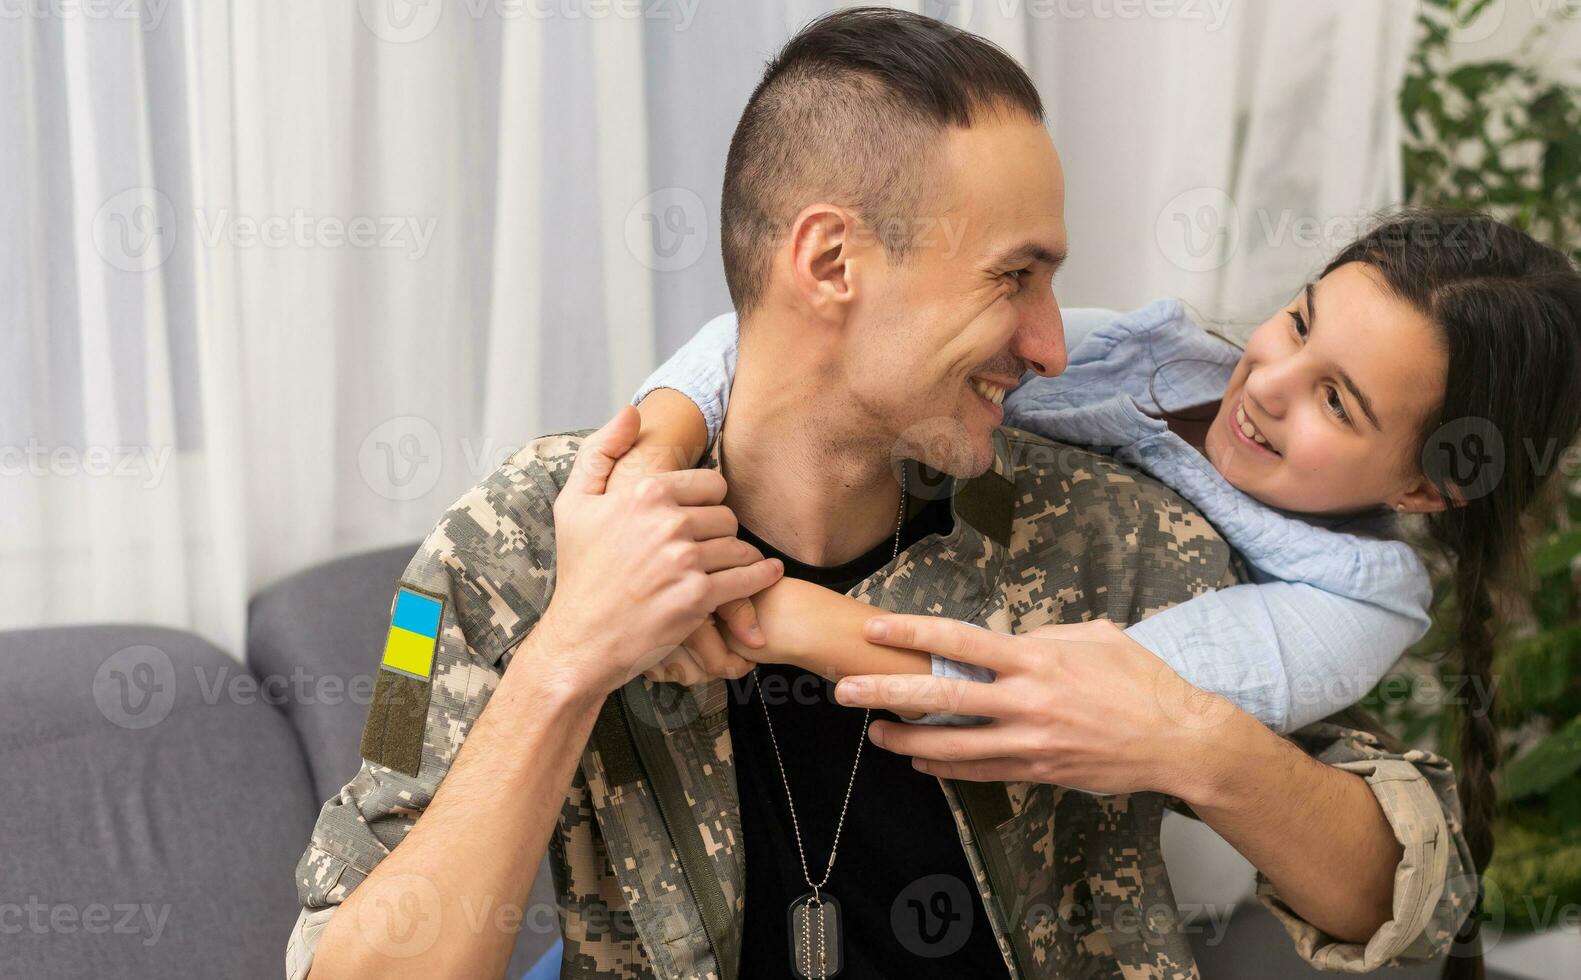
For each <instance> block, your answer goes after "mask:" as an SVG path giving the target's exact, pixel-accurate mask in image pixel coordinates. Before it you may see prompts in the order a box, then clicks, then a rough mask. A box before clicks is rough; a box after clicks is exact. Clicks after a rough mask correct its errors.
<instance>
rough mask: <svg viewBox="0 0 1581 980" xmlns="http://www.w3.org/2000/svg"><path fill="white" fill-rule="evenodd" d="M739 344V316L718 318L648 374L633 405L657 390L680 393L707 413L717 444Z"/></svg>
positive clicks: (711, 436)
mask: <svg viewBox="0 0 1581 980" xmlns="http://www.w3.org/2000/svg"><path fill="white" fill-rule="evenodd" d="M738 343H739V335H738V332H737V322H736V315H735V314H734V313H726V314H724V315H723V316H716V317H714V318H713V319H712V320H709V321H708V322H707V323H705V324H703V328H702V329H701V330H699V331H697V333H696V334H695V335H694V336H693V337H692V339H691V340H688V341H687V342H686V343H685V345H683V346H682V347H681V349H680V350H678V351H676V352H675V353H674V354H671V355H670V359H669V360H667V361H665V362H664V363H663V364H661V365H659V367H658V368H657V369H656V370H655V371H654V372H653V373H652V374H650V375H648V378H647V380H646V381H644V382H643V383H642V385H641V386H640V387H638V388H637V393H636V394H635V395H633V396H631V403H632V404H633V405H635V404H637V403H638V402H640V401H642V400H643V399H644V398H646V397H647V396H648V393H649V392H651V391H652V390H653V389H655V388H673V389H675V390H676V391H679V392H680V393H681V394H683V395H685V396H686V397H687V398H690V399H691V400H692V403H693V404H694V405H696V406H697V408H698V410H699V411H701V412H702V413H703V421H704V423H706V424H707V426H708V443H709V445H713V441H714V440H715V439H717V438H718V437H719V429H720V427H721V426H723V425H724V419H725V408H726V406H727V405H728V404H729V402H730V385H731V382H733V381H734V380H735V377H736V353H737V349H738Z"/></svg>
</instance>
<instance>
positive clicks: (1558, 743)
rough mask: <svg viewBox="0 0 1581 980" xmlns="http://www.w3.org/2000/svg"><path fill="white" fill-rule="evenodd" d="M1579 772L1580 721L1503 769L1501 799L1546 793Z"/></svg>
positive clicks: (1559, 731)
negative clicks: (1502, 797)
mask: <svg viewBox="0 0 1581 980" xmlns="http://www.w3.org/2000/svg"><path fill="white" fill-rule="evenodd" d="M1577 771H1581V718H1572V719H1570V723H1569V724H1567V725H1565V726H1564V727H1563V728H1561V729H1559V730H1558V731H1556V732H1554V733H1553V734H1552V735H1550V736H1548V737H1547V738H1546V739H1543V741H1541V742H1539V743H1538V744H1537V745H1536V746H1535V747H1533V748H1532V749H1531V750H1529V751H1527V752H1524V753H1522V754H1521V755H1520V757H1519V758H1517V759H1516V760H1515V761H1514V762H1512V763H1510V764H1509V765H1507V766H1505V767H1504V773H1503V788H1502V790H1501V795H1503V796H1504V797H1506V798H1507V799H1511V800H1519V799H1522V798H1524V797H1527V796H1532V795H1535V794H1537V793H1544V792H1547V791H1548V790H1549V789H1552V788H1553V787H1554V786H1556V785H1558V784H1559V783H1560V782H1562V781H1563V780H1565V779H1567V778H1569V777H1570V776H1571V775H1574V774H1575V773H1576V772H1577Z"/></svg>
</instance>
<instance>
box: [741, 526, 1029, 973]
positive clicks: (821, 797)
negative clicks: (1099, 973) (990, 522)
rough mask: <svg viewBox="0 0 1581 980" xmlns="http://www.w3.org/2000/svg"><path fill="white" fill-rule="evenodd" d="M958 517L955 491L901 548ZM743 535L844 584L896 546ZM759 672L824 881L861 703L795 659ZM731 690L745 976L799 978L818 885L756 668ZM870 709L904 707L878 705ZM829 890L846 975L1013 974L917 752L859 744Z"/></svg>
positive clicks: (945, 529) (808, 572) (909, 529)
mask: <svg viewBox="0 0 1581 980" xmlns="http://www.w3.org/2000/svg"><path fill="white" fill-rule="evenodd" d="M953 520H954V519H953V517H952V515H951V513H950V506H949V499H948V498H938V499H935V500H933V501H931V502H929V503H928V504H927V505H926V506H925V507H923V508H922V509H921V510H919V511H918V512H917V513H916V514H915V515H913V517H912V518H911V520H910V521H908V522H907V523H906V525H905V527H904V528H902V530H901V540H900V545H901V548H902V550H904V549H905V548H907V547H909V546H910V545H911V544H913V543H915V542H916V541H918V540H920V539H922V538H924V537H926V536H927V535H929V534H935V533H937V534H948V533H949V531H950V530H951V528H952V527H953ZM740 537H742V538H743V539H745V540H747V541H750V542H751V543H752V544H754V545H756V546H757V547H758V548H759V549H761V550H762V552H763V554H764V555H765V556H767V557H775V558H779V559H781V560H782V561H784V562H785V574H786V575H787V576H788V577H791V578H798V579H804V580H806V581H809V582H814V583H816V584H818V585H822V586H824V587H825V588H829V589H833V590H834V591H836V592H841V593H844V592H847V591H849V590H850V589H852V588H854V587H855V586H856V585H857V583H859V582H861V581H862V580H863V579H865V578H867V577H868V576H869V575H871V574H873V573H874V572H876V571H878V570H879V569H880V568H882V567H884V566H885V565H886V564H888V563H889V561H890V555H891V553H892V552H893V550H894V539H893V538H892V537H886V538H885V539H884V540H883V541H881V542H879V543H878V544H877V545H875V546H874V547H873V549H872V550H871V551H869V552H868V553H867V554H865V555H862V556H861V557H859V558H855V559H853V560H851V561H849V562H846V563H845V564H842V565H837V566H834V567H818V566H814V565H806V564H803V563H801V562H798V561H796V560H795V559H792V558H788V557H786V555H785V554H784V553H783V552H780V551H778V550H777V549H775V548H773V547H771V546H770V545H768V544H766V543H764V541H763V540H762V539H761V538H759V537H757V536H756V535H755V534H753V533H752V532H751V531H748V530H747V529H745V528H742V529H741V532H740ZM758 677H759V680H760V683H761V684H762V690H763V692H764V695H765V697H766V701H767V704H768V709H769V714H770V717H771V718H772V719H773V722H774V734H775V736H776V737H777V738H778V740H779V748H780V755H781V757H782V758H783V759H784V762H785V773H786V775H787V776H788V778H789V780H790V786H791V793H792V794H793V797H794V799H795V801H796V817H797V819H798V820H799V821H800V826H801V839H802V846H803V848H804V849H805V850H806V855H807V869H808V872H809V873H810V875H811V877H812V880H813V881H818V880H819V879H820V878H822V877H823V872H824V868H825V866H826V865H827V863H828V861H829V848H830V845H831V844H832V842H833V839H834V832H835V825H836V823H837V822H838V820H839V818H840V804H841V802H842V801H843V800H844V799H845V791H846V786H847V784H848V781H849V780H850V777H851V762H852V760H853V759H854V758H855V755H856V746H857V739H858V737H859V735H860V733H861V731H862V714H863V712H862V710H861V709H858V708H847V707H844V706H843V705H841V704H839V703H838V702H836V701H835V699H834V685H833V684H832V683H830V682H828V681H826V680H824V679H823V678H821V677H819V676H818V675H816V674H812V673H809V672H807V671H805V670H802V669H800V668H798V667H789V666H786V665H783V664H766V665H763V666H760V667H759V668H758ZM729 691H730V699H729V705H730V709H729V710H730V738H731V741H732V742H733V744H734V747H735V759H736V783H737V787H738V790H739V796H740V800H741V828H742V833H743V835H744V837H745V841H746V867H747V900H746V925H745V936H744V939H743V942H742V950H741V971H740V975H741V976H742V977H751V978H753V980H758V978H770V977H791V976H794V974H793V973H792V972H791V957H790V937H789V923H788V918H787V910H788V908H789V906H790V903H791V902H792V901H794V900H795V899H797V898H798V897H800V896H802V895H805V894H807V893H808V892H809V891H810V889H809V888H808V887H807V879H806V878H804V877H803V876H802V868H801V861H800V859H799V857H798V856H797V851H796V833H795V831H794V830H793V829H792V826H791V818H790V811H789V810H788V809H787V807H786V802H785V788H784V783H783V782H782V781H781V779H780V770H779V767H778V765H776V763H775V761H774V749H773V746H772V745H771V743H770V741H769V734H768V729H767V728H765V727H764V723H763V707H762V705H760V704H759V703H758V697H759V694H758V689H757V688H756V687H755V686H754V685H753V683H752V680H751V677H750V675H749V676H748V677H746V678H743V679H741V680H739V681H731V682H729ZM873 718H874V719H875V720H876V719H878V718H888V719H892V720H893V719H894V718H895V716H894V715H893V714H891V713H890V712H887V711H874V712H873ZM825 891H826V892H827V893H828V894H829V895H832V896H834V898H835V899H836V900H837V901H838V902H839V903H840V910H841V920H842V925H843V928H844V931H845V943H844V946H845V967H844V969H842V970H841V972H840V977H841V978H846V977H857V978H861V977H906V978H908V980H909V978H912V977H919V978H924V977H939V978H949V980H955V978H959V977H972V978H974V980H975V978H978V977H1004V976H1007V975H1008V971H1007V970H1006V967H1005V961H1004V958H1003V957H1002V956H1001V955H1000V953H999V947H998V945H997V944H996V943H995V941H994V935H993V927H992V926H991V925H990V924H989V922H988V918H987V915H986V914H985V913H984V911H983V903H982V899H981V897H980V896H979V895H978V893H977V888H976V886H975V884H974V883H973V880H972V873H971V868H970V867H969V866H968V865H967V863H966V854H965V853H964V852H963V851H962V849H961V842H960V837H959V836H958V835H957V833H956V830H955V821H954V818H953V817H951V815H950V810H949V806H948V804H947V802H946V801H945V799H944V794H943V793H942V792H940V790H939V783H938V780H937V779H935V778H934V777H932V776H928V775H925V774H923V773H920V772H918V771H917V770H915V769H913V768H912V766H911V758H910V757H909V756H904V755H897V754H895V753H892V752H886V751H885V750H883V749H880V748H878V747H877V746H875V745H873V744H872V743H871V742H868V743H867V744H866V745H865V746H864V747H863V749H862V764H861V766H860V768H859V769H858V770H857V774H856V783H855V787H854V789H853V790H852V792H851V804H850V808H849V809H848V810H847V811H846V815H845V829H844V830H843V831H842V832H841V834H840V849H839V854H838V855H837V856H836V860H835V865H834V873H833V874H832V875H830V877H829V882H828V884H827V885H826V886H825Z"/></svg>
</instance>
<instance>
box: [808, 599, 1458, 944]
mask: <svg viewBox="0 0 1581 980" xmlns="http://www.w3.org/2000/svg"><path fill="white" fill-rule="evenodd" d="M1053 630H1055V631H1057V632H1058V635H1059V636H1060V639H1055V638H1053V637H1052V636H1050V635H1047V634H1046V633H1045V634H1044V635H1039V633H1040V630H1033V631H1031V632H1030V633H1028V634H1026V635H1024V636H1019V637H1015V636H1004V635H1002V634H997V633H991V632H989V631H986V630H981V629H976V628H974V627H971V626H968V625H965V624H961V623H955V622H952V621H949V620H943V619H934V618H931V617H926V616H895V615H889V616H882V617H878V618H876V619H874V620H872V621H871V622H870V623H869V624H868V628H867V638H868V639H869V640H872V641H874V642H879V643H886V644H893V645H896V646H904V647H910V648H912V649H916V650H923V651H927V652H929V653H933V654H938V655H940V656H943V657H948V658H949V659H952V660H957V661H961V662H964V663H970V664H976V665H978V666H982V667H987V668H989V669H991V670H993V671H995V672H996V673H997V674H998V677H997V679H996V680H995V681H994V683H992V684H977V683H972V682H969V681H955V680H945V679H940V678H917V677H906V676H899V675H891V676H875V677H847V678H845V679H844V680H842V681H841V682H840V683H839V685H837V687H836V689H835V694H836V697H837V698H838V699H839V701H840V703H841V704H846V705H851V706H854V707H874V708H885V709H888V710H891V711H900V710H905V711H952V712H956V713H959V714H968V715H983V716H987V717H989V718H992V719H994V723H993V724H991V725H988V726H984V727H982V728H969V729H942V730H941V729H928V728H919V727H916V726H909V725H900V724H896V723H894V722H885V721H876V722H874V723H873V725H872V727H871V728H870V732H871V734H872V738H873V742H874V744H876V745H879V746H881V747H882V748H884V749H886V750H888V751H892V752H898V753H901V754H903V755H910V756H913V757H914V765H916V767H917V768H918V769H921V770H922V771H924V772H927V773H929V774H931V775H935V776H940V777H943V778H948V779H969V780H1002V781H1021V780H1025V781H1031V782H1043V783H1056V784H1059V785H1062V786H1069V787H1073V788H1076V789H1081V790H1086V791H1088V792H1095V793H1133V792H1140V791H1153V792H1160V793H1165V794H1168V795H1171V796H1174V797H1177V798H1179V799H1181V800H1183V801H1185V802H1186V803H1187V804H1188V805H1190V806H1191V807H1192V808H1193V810H1194V811H1195V812H1196V813H1197V814H1198V815H1199V816H1201V817H1202V818H1203V819H1204V820H1205V821H1206V822H1207V823H1208V824H1210V825H1211V826H1213V827H1214V828H1215V829H1216V830H1218V831H1219V833H1221V834H1222V835H1224V836H1225V837H1226V838H1227V839H1229V841H1230V842H1231V843H1232V844H1234V845H1235V846H1236V847H1237V848H1239V849H1240V850H1241V851H1242V853H1243V854H1245V856H1246V857H1247V858H1248V859H1249V860H1250V861H1251V862H1252V863H1253V864H1254V865H1256V866H1257V867H1258V868H1259V870H1260V871H1261V872H1262V874H1263V875H1264V876H1265V878H1266V881H1267V882H1268V887H1267V888H1265V893H1264V895H1263V896H1262V897H1263V898H1264V899H1265V900H1268V901H1269V902H1270V905H1271V906H1272V907H1273V908H1274V910H1275V912H1276V913H1281V912H1282V915H1281V918H1283V919H1284V920H1285V923H1286V926H1287V928H1289V929H1290V931H1291V932H1292V933H1293V934H1295V935H1296V938H1297V943H1298V947H1299V948H1300V949H1301V951H1302V953H1303V955H1305V956H1307V957H1308V959H1311V960H1313V961H1314V962H1320V963H1323V964H1325V965H1329V966H1331V967H1334V968H1348V969H1371V968H1373V967H1375V966H1379V965H1382V964H1383V963H1385V962H1388V961H1390V960H1392V959H1395V958H1397V957H1400V956H1404V955H1407V954H1409V955H1411V956H1413V957H1422V956H1430V955H1433V954H1434V953H1435V952H1441V951H1442V950H1443V948H1444V947H1445V946H1446V945H1447V943H1448V941H1449V939H1450V937H1452V936H1453V934H1454V932H1455V928H1456V926H1457V925H1458V924H1459V917H1463V916H1464V914H1465V912H1466V910H1467V908H1468V904H1469V903H1468V902H1467V895H1466V894H1465V892H1466V882H1467V881H1468V879H1467V878H1466V877H1465V868H1467V867H1469V866H1468V865H1466V864H1464V863H1463V855H1462V854H1461V853H1460V850H1459V847H1458V845H1459V843H1460V842H1459V836H1458V834H1456V833H1452V832H1451V828H1450V827H1449V826H1448V824H1447V822H1446V817H1445V814H1446V813H1449V814H1451V815H1452V814H1453V811H1454V795H1453V789H1452V783H1453V780H1452V777H1451V776H1450V773H1449V767H1448V766H1447V765H1446V764H1444V763H1443V761H1442V760H1441V759H1437V758H1436V757H1433V756H1430V755H1428V754H1427V753H1422V752H1401V751H1397V750H1392V749H1390V748H1388V747H1386V746H1384V745H1383V744H1382V742H1381V741H1379V740H1378V739H1377V738H1376V737H1375V736H1372V735H1370V734H1369V733H1367V732H1365V731H1361V730H1357V729H1350V728H1343V727H1340V726H1337V725H1321V724H1320V725H1317V726H1313V728H1312V729H1310V730H1307V731H1304V732H1302V733H1298V738H1300V739H1305V741H1299V742H1298V744H1299V745H1300V747H1299V748H1298V747H1297V745H1293V744H1291V743H1289V742H1287V741H1285V740H1284V739H1283V738H1281V737H1280V736H1278V735H1276V734H1274V733H1273V732H1270V731H1268V730H1267V729H1266V728H1264V727H1263V726H1262V725H1261V724H1260V723H1259V722H1258V721H1257V720H1256V719H1255V718H1253V717H1252V716H1250V715H1248V714H1246V713H1245V712H1244V711H1241V710H1240V709H1239V708H1236V707H1235V706H1234V705H1233V704H1232V703H1230V702H1229V701H1228V700H1226V699H1224V698H1222V697H1219V696H1217V695H1211V694H1207V693H1206V692H1203V691H1200V690H1198V689H1197V688H1194V687H1192V686H1191V685H1189V684H1187V683H1186V682H1185V681H1184V680H1183V679H1181V677H1180V676H1179V675H1178V674H1176V673H1175V672H1174V671H1172V670H1170V669H1169V668H1168V666H1167V665H1166V664H1164V663H1163V662H1162V661H1160V660H1159V659H1158V658H1157V657H1155V656H1154V655H1153V654H1152V653H1151V652H1150V651H1148V650H1147V649H1146V648H1144V647H1142V646H1141V645H1139V644H1137V643H1136V642H1135V641H1134V640H1131V639H1130V638H1129V637H1127V636H1126V635H1125V634H1124V633H1123V632H1122V631H1120V629H1119V628H1118V627H1117V626H1115V625H1114V624H1113V623H1109V622H1107V621H1102V620H1099V621H1093V622H1090V623H1081V624H1074V625H1065V626H1059V627H1054V628H1053ZM1077 633H1081V634H1083V635H1082V636H1081V638H1079V639H1076V638H1073V636H1074V635H1075V634H1077ZM1446 882H1448V884H1447V885H1446Z"/></svg>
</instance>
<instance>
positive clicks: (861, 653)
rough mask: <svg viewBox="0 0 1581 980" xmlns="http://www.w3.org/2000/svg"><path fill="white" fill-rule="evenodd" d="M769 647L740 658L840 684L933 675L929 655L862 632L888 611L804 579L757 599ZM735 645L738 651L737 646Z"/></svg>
mask: <svg viewBox="0 0 1581 980" xmlns="http://www.w3.org/2000/svg"><path fill="white" fill-rule="evenodd" d="M752 601H753V602H754V603H755V604H756V605H757V610H758V622H759V623H761V624H762V626H763V636H764V639H765V640H767V644H766V645H765V646H764V647H762V648H760V649H757V650H749V649H747V648H746V647H744V646H742V647H738V648H737V649H736V652H737V653H740V654H741V655H742V656H744V657H746V658H747V659H749V660H757V661H759V662H762V663H780V664H792V665H794V666H797V667H800V668H802V669H803V670H810V671H812V672H813V673H815V674H819V675H821V676H823V677H827V678H828V679H829V680H831V681H837V680H839V679H840V678H842V677H844V676H846V675H847V674H927V673H930V672H931V670H932V667H931V658H930V657H929V655H928V654H926V653H922V652H920V651H917V650H901V649H897V648H895V647H885V646H879V645H878V644H876V643H869V642H868V641H867V640H865V639H863V637H862V628H863V626H864V624H866V623H867V621H868V620H869V619H872V618H873V617H874V616H881V615H883V614H884V610H882V609H878V608H876V607H874V606H870V605H868V604H867V603H865V602H862V601H860V600H858V599H853V598H851V597H850V596H848V595H841V594H840V593H838V592H834V591H832V590H830V589H826V588H824V587H823V586H821V585H814V584H813V583H811V582H804V581H802V580H801V579H793V578H783V579H780V580H779V581H778V582H775V583H774V584H773V585H771V586H769V587H768V588H767V589H764V590H763V591H762V592H759V593H758V594H757V595H755V596H753V597H752ZM732 646H733V647H734V646H738V645H737V644H735V643H733V642H732Z"/></svg>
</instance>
